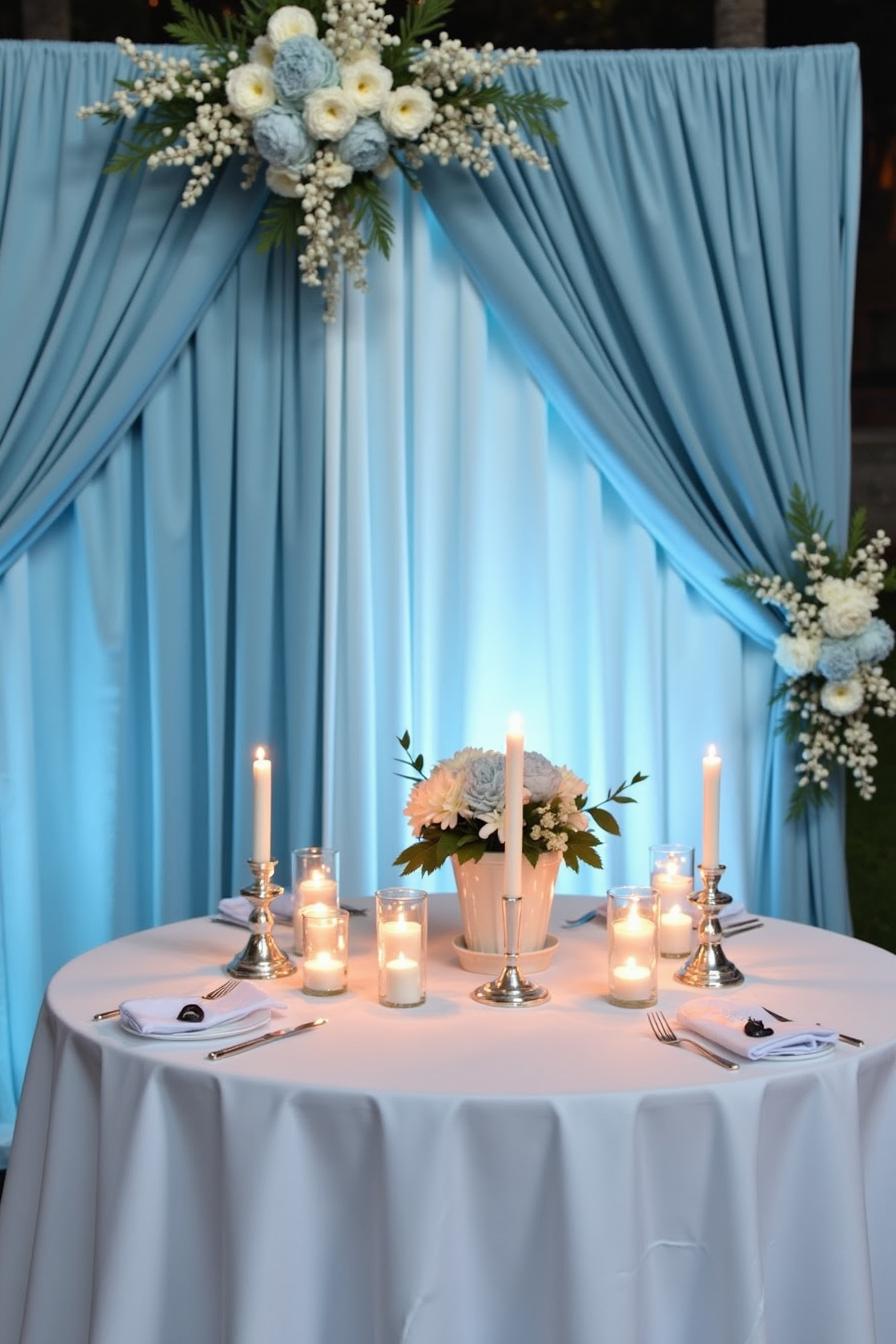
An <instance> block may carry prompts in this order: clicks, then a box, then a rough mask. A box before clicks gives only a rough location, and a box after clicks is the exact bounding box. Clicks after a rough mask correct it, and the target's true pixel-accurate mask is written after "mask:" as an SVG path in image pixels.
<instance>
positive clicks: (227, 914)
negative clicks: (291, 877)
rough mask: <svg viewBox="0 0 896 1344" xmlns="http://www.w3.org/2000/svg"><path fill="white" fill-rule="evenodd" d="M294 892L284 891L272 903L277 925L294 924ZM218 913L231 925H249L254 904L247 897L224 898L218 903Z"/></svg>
mask: <svg viewBox="0 0 896 1344" xmlns="http://www.w3.org/2000/svg"><path fill="white" fill-rule="evenodd" d="M292 899H293V898H292V892H291V891H284V893H283V895H282V896H275V897H274V899H273V900H272V901H271V914H272V915H273V916H274V920H275V922H276V923H277V924H291V923H292ZM218 913H219V915H220V916H221V917H222V919H226V920H227V921H228V922H229V923H231V924H248V923H249V916H250V915H251V913H252V902H251V901H249V900H247V899H246V897H245V896H222V898H221V900H220V901H219V902H218Z"/></svg>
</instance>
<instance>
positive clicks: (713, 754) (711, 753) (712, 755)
mask: <svg viewBox="0 0 896 1344" xmlns="http://www.w3.org/2000/svg"><path fill="white" fill-rule="evenodd" d="M706 755H707V756H708V757H709V759H710V760H718V756H719V753H718V752H717V751H716V744H715V742H710V744H709V746H708V747H707V748H706Z"/></svg>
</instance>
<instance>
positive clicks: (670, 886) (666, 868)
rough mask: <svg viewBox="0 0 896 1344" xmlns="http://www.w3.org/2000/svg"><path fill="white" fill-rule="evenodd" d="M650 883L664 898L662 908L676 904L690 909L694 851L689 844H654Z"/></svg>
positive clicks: (651, 857)
mask: <svg viewBox="0 0 896 1344" xmlns="http://www.w3.org/2000/svg"><path fill="white" fill-rule="evenodd" d="M650 885H651V886H652V887H653V889H654V891H655V892H656V893H657V895H658V896H659V898H660V910H671V908H672V906H673V905H679V906H681V907H682V909H686V908H687V902H688V898H689V897H690V895H691V893H692V892H693V890H694V851H693V849H692V848H691V847H690V846H689V845H678V844H665V845H651V846H650Z"/></svg>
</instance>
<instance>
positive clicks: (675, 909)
mask: <svg viewBox="0 0 896 1344" xmlns="http://www.w3.org/2000/svg"><path fill="white" fill-rule="evenodd" d="M669 914H670V915H680V914H681V906H680V905H673V907H672V909H671V910H670V911H669Z"/></svg>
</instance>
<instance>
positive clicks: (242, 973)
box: [224, 859, 296, 980]
mask: <svg viewBox="0 0 896 1344" xmlns="http://www.w3.org/2000/svg"><path fill="white" fill-rule="evenodd" d="M249 867H250V868H251V870H252V875H253V877H254V878H255V881H254V882H253V883H252V885H251V887H243V889H242V892H241V893H240V894H241V895H242V896H245V897H247V898H248V900H250V901H251V902H252V907H253V909H252V913H251V914H250V916H249V930H250V932H249V941H248V942H247V943H246V946H245V947H244V948H243V950H242V952H240V953H239V954H238V955H237V956H235V957H234V958H233V960H232V961H229V962H228V963H227V965H226V966H225V967H224V969H225V971H226V972H227V974H228V975H233V976H236V978H237V979H238V980H277V979H279V978H280V977H281V976H284V975H293V974H294V972H295V969H296V968H295V965H294V964H293V962H291V961H290V959H289V957H288V956H287V955H286V953H285V952H282V951H281V950H280V948H279V947H278V946H277V944H276V942H275V941H274V916H273V915H272V914H271V911H270V904H271V901H272V900H273V899H274V898H275V896H281V895H282V894H283V888H282V887H278V886H277V884H276V882H272V881H271V878H272V877H273V876H274V869H275V868H276V867H277V860H276V859H250V860H249Z"/></svg>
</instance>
